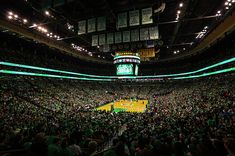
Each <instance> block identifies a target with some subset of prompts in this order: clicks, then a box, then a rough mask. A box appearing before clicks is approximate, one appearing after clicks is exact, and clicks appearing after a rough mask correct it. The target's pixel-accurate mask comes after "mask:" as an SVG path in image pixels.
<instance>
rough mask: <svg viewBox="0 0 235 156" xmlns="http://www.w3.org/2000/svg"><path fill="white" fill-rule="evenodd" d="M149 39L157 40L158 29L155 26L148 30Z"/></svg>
mask: <svg viewBox="0 0 235 156" xmlns="http://www.w3.org/2000/svg"><path fill="white" fill-rule="evenodd" d="M149 39H150V40H156V39H159V34H158V27H157V26H156V27H150V28H149Z"/></svg>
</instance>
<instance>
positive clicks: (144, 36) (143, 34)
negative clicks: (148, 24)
mask: <svg viewBox="0 0 235 156" xmlns="http://www.w3.org/2000/svg"><path fill="white" fill-rule="evenodd" d="M140 40H141V41H145V40H149V29H148V28H141V29H140Z"/></svg>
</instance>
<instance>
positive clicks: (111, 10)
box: [0, 0, 235, 61]
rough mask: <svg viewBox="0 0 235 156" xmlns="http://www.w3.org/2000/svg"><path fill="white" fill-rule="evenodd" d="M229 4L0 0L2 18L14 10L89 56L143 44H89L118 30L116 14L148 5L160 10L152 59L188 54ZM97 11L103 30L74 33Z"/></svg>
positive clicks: (228, 0)
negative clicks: (105, 48) (97, 36)
mask: <svg viewBox="0 0 235 156" xmlns="http://www.w3.org/2000/svg"><path fill="white" fill-rule="evenodd" d="M234 3H235V0H181V1H180V0H19V1H15V0H2V1H1V6H0V9H1V15H2V17H3V18H4V17H5V18H7V16H8V15H6V14H9V12H14V13H17V14H18V15H19V16H20V17H24V18H25V19H27V22H28V21H29V22H31V24H32V23H36V24H37V26H38V25H40V26H41V27H44V28H46V29H47V30H48V31H50V32H53V34H54V35H55V34H56V36H57V37H58V36H59V37H58V40H61V41H64V42H66V43H68V44H69V45H70V44H72V43H74V44H76V45H77V46H79V47H82V48H83V50H86V52H91V53H92V56H90V57H99V58H100V59H105V60H110V61H112V59H113V57H112V55H113V53H114V51H115V50H120V51H123V50H128V49H132V48H133V47H134V48H145V46H146V42H145V41H144V42H143V41H141V42H136V43H131V42H130V43H126V44H123V45H115V46H116V47H115V48H116V49H112V48H111V50H110V51H109V52H103V51H102V49H101V48H100V47H98V46H95V47H94V46H93V47H92V44H91V41H92V35H94V34H100V33H109V32H115V31H118V30H117V27H116V24H117V15H118V13H122V12H128V11H132V10H138V9H144V8H148V7H151V8H152V9H153V12H157V11H156V10H158V9H160V11H159V12H157V13H153V16H152V18H153V23H152V24H150V25H151V26H158V27H159V39H158V40H155V41H154V46H155V49H156V51H158V52H159V53H157V54H156V57H155V58H153V59H152V61H157V60H161V59H166V58H171V57H174V56H176V55H177V56H180V55H185V54H187V53H189V52H190V51H191V50H192V49H193V48H195V47H196V46H197V45H198V44H199V43H200V42H201V41H202V40H203V38H204V37H205V36H207V35H208V34H209V33H210V32H211V31H212V30H213V29H214V28H215V26H216V25H218V24H219V23H220V22H221V21H222V20H223V19H224V18H226V15H227V13H228V11H231V10H233V9H234ZM230 4H231V5H230ZM177 14H178V15H179V18H177ZM99 16H105V17H106V19H107V21H106V24H107V25H106V30H105V31H102V32H95V33H89V34H84V35H77V24H78V21H81V20H86V19H90V18H96V17H99ZM13 18H14V17H13ZM8 20H9V19H8ZM68 24H69V25H72V26H74V31H71V30H69V29H68ZM138 27H140V28H141V27H146V26H143V25H139V26H138ZM29 28H33V25H32V26H31V27H30V25H29ZM134 28H135V27H134ZM130 29H132V28H130V27H127V28H123V30H130ZM200 34H201V36H200ZM52 38H53V37H52Z"/></svg>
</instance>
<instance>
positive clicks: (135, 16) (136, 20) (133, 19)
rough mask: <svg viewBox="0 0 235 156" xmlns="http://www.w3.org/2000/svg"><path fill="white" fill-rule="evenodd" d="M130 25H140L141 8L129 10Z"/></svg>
mask: <svg viewBox="0 0 235 156" xmlns="http://www.w3.org/2000/svg"><path fill="white" fill-rule="evenodd" d="M129 25H130V26H136V25H140V15H139V10H134V11H129Z"/></svg>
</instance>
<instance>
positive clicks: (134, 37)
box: [131, 29, 140, 42]
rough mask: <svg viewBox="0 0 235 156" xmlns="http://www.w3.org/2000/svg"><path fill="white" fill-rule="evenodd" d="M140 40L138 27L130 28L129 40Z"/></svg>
mask: <svg viewBox="0 0 235 156" xmlns="http://www.w3.org/2000/svg"><path fill="white" fill-rule="evenodd" d="M139 40H140V32H139V29H134V30H131V41H133V42H135V41H139Z"/></svg>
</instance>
